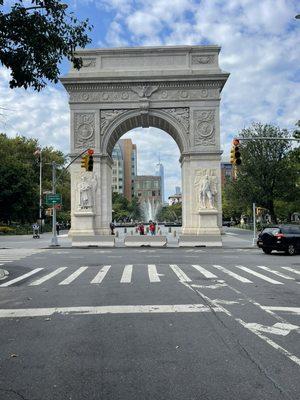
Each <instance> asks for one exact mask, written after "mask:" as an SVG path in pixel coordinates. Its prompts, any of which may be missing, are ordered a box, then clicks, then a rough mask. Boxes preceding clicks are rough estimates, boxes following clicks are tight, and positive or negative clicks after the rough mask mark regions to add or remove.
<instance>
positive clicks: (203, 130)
mask: <svg viewBox="0 0 300 400" xmlns="http://www.w3.org/2000/svg"><path fill="white" fill-rule="evenodd" d="M198 132H199V136H200V137H201V138H203V139H205V138H209V137H211V136H212V134H213V132H214V125H213V124H212V123H210V122H200V123H199V124H198Z"/></svg>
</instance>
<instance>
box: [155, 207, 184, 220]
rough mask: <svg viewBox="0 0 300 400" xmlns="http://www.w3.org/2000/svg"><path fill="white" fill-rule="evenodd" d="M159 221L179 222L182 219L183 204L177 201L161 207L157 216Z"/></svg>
mask: <svg viewBox="0 0 300 400" xmlns="http://www.w3.org/2000/svg"><path fill="white" fill-rule="evenodd" d="M157 219H158V221H162V222H164V221H166V222H178V221H181V219H182V204H181V203H176V204H173V205H171V206H164V207H162V208H161V210H160V212H159V213H158V216H157Z"/></svg>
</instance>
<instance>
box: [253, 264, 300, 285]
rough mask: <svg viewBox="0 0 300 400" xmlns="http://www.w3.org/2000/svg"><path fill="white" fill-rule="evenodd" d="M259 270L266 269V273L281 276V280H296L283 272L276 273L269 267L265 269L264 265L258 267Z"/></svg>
mask: <svg viewBox="0 0 300 400" xmlns="http://www.w3.org/2000/svg"><path fill="white" fill-rule="evenodd" d="M257 268H261V269H264V270H265V271H268V272H271V273H272V274H274V275H277V276H280V278H284V279H290V280H292V281H294V280H295V278H292V277H290V276H288V275H285V274H283V273H282V272H278V271H274V270H273V269H271V268H269V267H265V266H264V265H258V266H257Z"/></svg>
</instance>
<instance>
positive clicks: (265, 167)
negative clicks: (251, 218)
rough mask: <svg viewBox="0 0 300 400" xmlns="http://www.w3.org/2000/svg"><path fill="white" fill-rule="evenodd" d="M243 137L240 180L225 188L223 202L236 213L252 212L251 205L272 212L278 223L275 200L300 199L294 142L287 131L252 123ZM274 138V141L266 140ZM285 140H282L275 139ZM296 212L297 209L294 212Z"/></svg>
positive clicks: (238, 177)
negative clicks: (294, 157) (249, 138)
mask: <svg viewBox="0 0 300 400" xmlns="http://www.w3.org/2000/svg"><path fill="white" fill-rule="evenodd" d="M239 136H240V137H242V138H247V137H254V138H255V140H249V141H242V146H241V154H242V165H241V166H239V167H238V174H237V179H236V180H235V181H232V182H231V183H229V184H227V185H226V186H225V190H224V200H223V202H224V203H225V204H226V202H227V203H231V205H233V207H234V208H235V210H236V211H238V212H239V211H240V210H241V208H243V210H244V212H245V211H246V210H250V209H251V206H252V203H256V205H257V206H260V207H264V208H266V209H268V210H269V213H270V216H271V219H272V221H274V222H276V220H277V217H276V209H275V205H276V201H277V204H282V203H280V201H281V202H282V201H285V202H290V203H291V202H294V201H296V199H297V198H299V197H300V192H299V186H297V168H295V162H294V160H293V158H292V153H293V152H292V150H291V142H289V141H288V140H284V139H285V138H288V137H290V135H289V132H288V131H287V130H282V129H280V128H278V127H276V126H273V125H268V124H266V125H263V124H260V123H255V124H253V125H252V126H251V127H250V128H247V129H243V130H242V132H241V133H240V134H239ZM263 137H274V140H263V139H260V138H263ZM276 138H282V139H283V140H276ZM295 211H296V210H295Z"/></svg>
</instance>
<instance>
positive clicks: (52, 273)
mask: <svg viewBox="0 0 300 400" xmlns="http://www.w3.org/2000/svg"><path fill="white" fill-rule="evenodd" d="M66 268H67V267H60V268H57V269H56V270H55V271H53V272H50V274H47V275H45V276H42V277H41V278H40V279H37V280H36V281H34V282H31V283H30V284H29V286H38V285H41V284H42V283H44V282H46V281H48V280H49V279H51V278H53V277H54V276H56V275H58V274H59V273H61V272H62V271H64V270H65V269H66Z"/></svg>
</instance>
